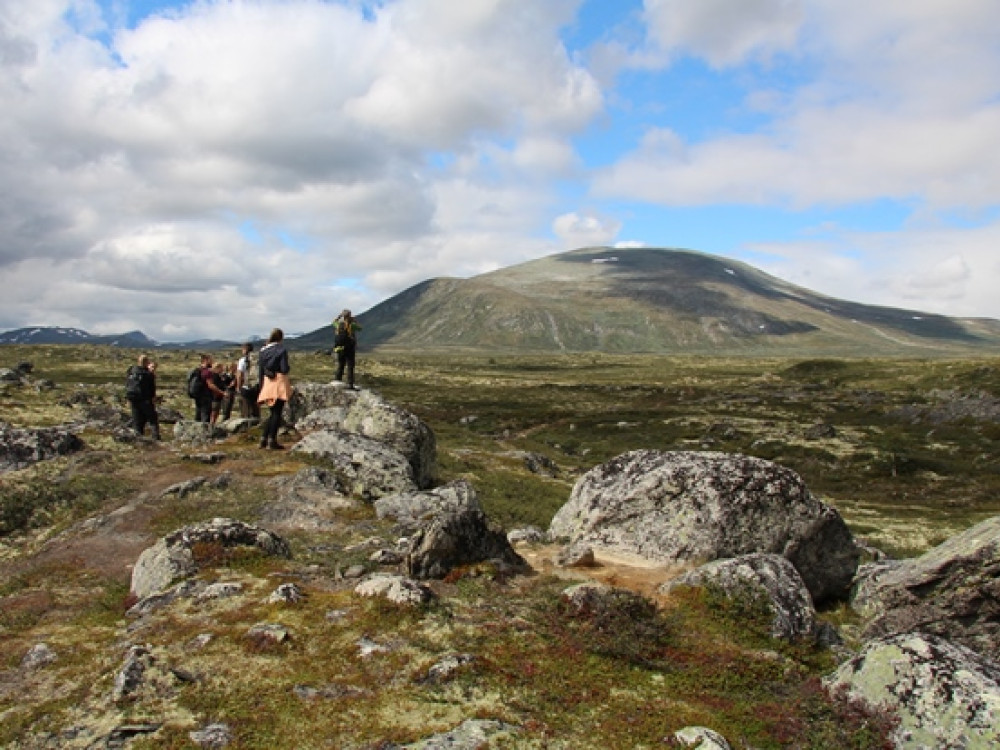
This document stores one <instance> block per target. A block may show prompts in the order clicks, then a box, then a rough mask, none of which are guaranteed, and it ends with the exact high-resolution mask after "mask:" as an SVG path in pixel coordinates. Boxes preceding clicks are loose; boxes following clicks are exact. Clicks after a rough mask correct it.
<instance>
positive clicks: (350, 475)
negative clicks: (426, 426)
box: [292, 429, 417, 502]
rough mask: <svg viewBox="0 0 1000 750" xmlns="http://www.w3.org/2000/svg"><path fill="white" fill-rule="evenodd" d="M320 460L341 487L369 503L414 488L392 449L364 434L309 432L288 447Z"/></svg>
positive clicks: (403, 462)
mask: <svg viewBox="0 0 1000 750" xmlns="http://www.w3.org/2000/svg"><path fill="white" fill-rule="evenodd" d="M292 452H293V453H304V454H306V455H308V456H314V457H316V458H319V459H322V461H323V463H324V465H325V468H327V469H328V470H329V471H330V472H331V473H332V474H333V475H334V476H336V478H337V480H338V481H339V482H340V484H341V486H343V487H344V489H345V490H346V491H347V492H348V493H349V494H352V495H356V496H358V497H361V498H363V499H364V500H367V501H369V502H371V501H373V500H375V499H376V498H379V497H383V496H384V495H392V494H395V493H397V492H411V491H414V490H416V489H417V484H416V482H415V481H414V479H413V467H412V466H411V465H410V462H409V461H408V460H407V459H406V456H404V455H403V454H402V453H400V452H399V451H398V450H396V449H395V448H393V447H391V446H389V445H386V444H385V443H381V442H379V441H377V440H373V439H372V438H368V437H365V436H364V435H357V434H354V433H349V432H341V431H340V430H334V429H327V430H318V431H316V432H311V433H309V434H308V435H306V436H305V437H304V438H302V440H300V441H299V442H298V443H296V444H295V447H294V448H292Z"/></svg>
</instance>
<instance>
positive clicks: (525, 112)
mask: <svg viewBox="0 0 1000 750" xmlns="http://www.w3.org/2000/svg"><path fill="white" fill-rule="evenodd" d="M577 6H578V0H553V1H552V2H546V3H524V2H520V1H519V0H468V1H467V2H463V3H452V2H445V0H395V1H393V2H387V3H381V4H378V5H377V6H373V7H370V8H368V9H367V10H364V11H363V10H362V8H361V7H360V6H359V5H358V4H357V3H353V2H343V3H339V2H320V1H319V0H282V1H281V2H278V1H272V0H262V1H261V2H254V3H231V2H219V1H216V0H205V1H204V2H197V3H191V4H184V5H181V4H178V5H177V6H175V7H173V8H171V9H168V10H165V11H163V12H160V13H158V14H154V15H151V16H149V17H147V18H144V19H140V20H139V21H138V23H135V24H134V25H132V26H127V25H125V21H126V19H125V18H124V16H123V14H122V13H121V12H120V8H119V9H118V10H117V11H116V10H114V9H112V10H111V11H108V13H107V14H106V15H103V16H102V14H101V6H99V5H97V4H96V3H94V2H91V0H37V2H32V3H17V2H7V1H5V0H0V96H2V98H3V101H4V107H3V112H2V114H0V236H3V237H4V238H5V241H4V242H3V243H0V273H2V274H3V276H4V282H5V286H7V287H8V288H11V294H12V296H11V298H9V302H10V303H11V304H10V305H5V308H6V310H5V312H4V314H3V317H2V319H0V325H4V326H5V327H14V326H17V325H22V324H27V323H28V322H29V321H30V322H38V321H40V320H48V321H51V322H53V323H59V324H62V323H69V324H75V325H80V326H81V327H86V328H90V329H93V330H99V329H101V328H106V327H107V326H108V325H120V324H125V323H126V322H128V325H127V327H128V328H136V327H142V328H144V330H147V332H148V333H150V335H154V336H157V335H159V336H163V337H165V338H175V337H176V336H178V335H180V334H181V333H183V335H185V336H223V335H228V336H233V337H242V336H243V335H246V334H245V332H244V331H243V330H242V327H243V326H248V327H252V328H253V329H254V330H265V331H266V330H267V329H268V328H270V327H271V326H272V325H275V324H280V325H283V327H285V328H286V330H296V329H297V328H298V327H300V326H301V327H303V328H308V327H310V323H309V322H308V321H309V320H312V323H311V325H312V326H313V327H314V326H316V325H320V324H322V323H323V322H325V321H326V319H327V318H328V317H329V316H328V314H327V313H328V311H329V310H332V309H335V308H337V309H339V308H340V307H343V305H344V304H345V303H349V305H350V306H351V307H352V308H355V309H359V310H363V309H365V308H366V307H368V306H370V305H371V304H373V303H374V302H377V301H378V299H380V298H381V297H384V296H386V295H388V294H392V293H395V292H397V291H399V290H400V289H401V288H402V286H405V285H408V284H409V283H413V282H416V281H419V280H421V279H423V278H426V277H427V276H429V275H445V274H448V273H450V274H453V275H461V274H463V273H472V272H478V269H485V268H489V267H496V266H498V265H506V264H508V263H510V262H517V261H518V260H523V259H525V255H526V254H528V255H530V254H532V253H534V254H544V253H545V252H551V250H552V246H551V245H550V244H547V243H546V241H545V240H538V239H532V237H533V236H535V237H537V236H541V235H543V234H545V233H546V232H547V221H548V219H547V217H546V216H545V215H544V212H545V210H546V207H550V206H551V205H552V203H553V199H552V195H553V193H552V190H553V188H552V187H551V185H546V184H545V180H547V179H549V178H551V177H552V176H555V175H567V174H569V173H570V172H571V171H572V170H573V169H575V168H577V167H578V163H577V160H576V158H575V156H574V153H573V150H572V148H571V147H570V146H569V145H568V142H567V138H568V137H569V136H570V135H571V134H572V133H574V132H576V131H578V130H579V129H581V128H583V127H585V126H586V124H587V123H588V122H590V121H591V120H592V118H593V117H594V116H595V115H596V114H597V113H599V112H600V111H601V109H602V107H603V106H604V105H603V94H602V91H601V89H600V86H599V85H598V84H597V82H596V80H595V79H594V78H593V77H592V76H591V75H590V73H589V72H588V71H587V70H586V69H584V68H583V67H582V66H581V65H579V64H578V63H577V62H576V61H574V60H573V59H571V57H570V55H569V54H568V53H567V51H566V49H565V48H564V46H563V45H562V44H561V43H560V41H559V38H558V34H559V30H560V29H561V28H562V27H563V26H564V25H565V24H567V23H568V22H569V21H570V20H571V19H572V18H573V15H574V14H575V12H576V10H577ZM37 274H42V278H44V282H45V283H44V284H42V283H40V281H39V277H38V276H37ZM341 279H351V280H352V282H351V283H350V284H342V283H341V282H340V280H341ZM14 280H17V281H20V282H25V283H23V284H22V285H11V284H10V283H9V282H11V281H14ZM95 296H96V297H99V298H100V303H99V304H91V305H88V304H86V303H85V302H84V300H88V299H90V298H91V297H95ZM335 296H336V297H337V299H335V298H334V297H335ZM340 297H343V298H344V299H340ZM140 299H141V303H139V302H138V300H140ZM42 300H44V303H43V302H42ZM220 306H222V307H223V308H224V309H239V310H241V311H243V312H244V313H245V314H243V315H240V316H232V315H218V314H211V313H210V311H212V310H217V309H219V307H220ZM168 311H172V312H170V314H167V312H168ZM281 320H285V321H286V322H284V323H281V322H280V321H281ZM129 321H131V322H129Z"/></svg>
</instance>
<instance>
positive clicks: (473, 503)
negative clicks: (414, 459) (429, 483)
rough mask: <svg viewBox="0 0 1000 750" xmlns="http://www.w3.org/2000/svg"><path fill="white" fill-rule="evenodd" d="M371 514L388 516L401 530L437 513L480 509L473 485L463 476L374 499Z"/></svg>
mask: <svg viewBox="0 0 1000 750" xmlns="http://www.w3.org/2000/svg"><path fill="white" fill-rule="evenodd" d="M374 507H375V514H376V515H377V516H378V517H379V518H390V519H392V520H394V521H396V522H397V523H398V524H399V525H400V526H402V527H403V528H404V529H415V528H417V527H418V526H419V525H420V524H422V523H426V522H428V521H431V520H433V519H434V518H436V517H437V516H441V515H445V514H447V513H452V512H456V511H463V510H482V507H481V506H480V504H479V497H478V495H477V494H476V490H475V488H474V487H473V486H472V485H471V484H469V482H467V481H466V480H464V479H458V480H456V481H454V482H449V483H448V484H445V485H442V486H441V487H435V488H434V489H432V490H424V491H419V492H400V493H397V494H395V495H386V496H384V497H380V498H378V499H377V500H375V503H374Z"/></svg>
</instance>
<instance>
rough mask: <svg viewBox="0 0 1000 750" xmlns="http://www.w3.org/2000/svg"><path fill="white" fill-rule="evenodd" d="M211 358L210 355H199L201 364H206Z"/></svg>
mask: <svg viewBox="0 0 1000 750" xmlns="http://www.w3.org/2000/svg"><path fill="white" fill-rule="evenodd" d="M211 358H212V355H211V354H202V355H201V361H202V362H207V361H208V360H210V359H211Z"/></svg>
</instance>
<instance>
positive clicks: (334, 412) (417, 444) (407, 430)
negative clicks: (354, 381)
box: [288, 383, 437, 489]
mask: <svg viewBox="0 0 1000 750" xmlns="http://www.w3.org/2000/svg"><path fill="white" fill-rule="evenodd" d="M288 420H289V421H290V422H291V423H293V424H295V425H296V428H297V429H299V430H320V431H331V430H332V431H335V432H342V433H348V434H352V435H361V436H363V437H366V438H369V439H371V440H373V441H376V442H379V443H382V444H383V445H386V446H388V447H390V448H392V449H394V450H396V451H398V452H399V453H400V454H402V455H403V456H405V457H406V460H407V461H408V462H409V464H410V467H411V469H412V475H413V476H412V478H413V481H414V483H415V484H416V486H417V488H418V489H426V488H428V487H430V486H431V485H432V484H433V482H434V478H435V476H436V474H437V440H436V438H435V436H434V432H433V431H432V430H431V428H430V427H428V426H427V424H426V423H425V422H424V421H423V420H421V419H420V418H419V417H417V416H416V415H414V414H412V413H410V412H408V411H406V410H405V409H402V408H400V407H398V406H396V405H395V404H390V403H388V402H387V401H385V400H384V399H382V397H381V396H379V395H377V394H375V393H372V392H371V391H362V392H358V391H352V390H349V389H344V388H343V387H340V386H338V385H320V384H317V383H305V384H303V385H302V386H301V387H297V390H296V393H295V395H294V396H293V397H292V401H291V408H290V414H289V416H288Z"/></svg>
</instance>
